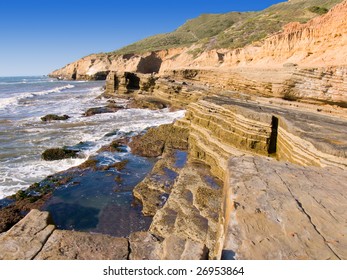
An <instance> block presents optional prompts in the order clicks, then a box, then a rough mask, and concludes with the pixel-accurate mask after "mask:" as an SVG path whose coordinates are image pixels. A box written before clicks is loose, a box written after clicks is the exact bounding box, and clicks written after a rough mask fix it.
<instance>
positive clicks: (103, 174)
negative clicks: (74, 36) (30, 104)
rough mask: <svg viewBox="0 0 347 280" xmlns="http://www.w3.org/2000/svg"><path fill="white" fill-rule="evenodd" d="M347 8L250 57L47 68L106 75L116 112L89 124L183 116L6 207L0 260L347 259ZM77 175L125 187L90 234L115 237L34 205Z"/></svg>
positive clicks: (223, 54)
mask: <svg viewBox="0 0 347 280" xmlns="http://www.w3.org/2000/svg"><path fill="white" fill-rule="evenodd" d="M346 11H347V1H343V2H342V3H341V4H339V5H337V6H336V7H335V8H333V9H331V10H330V11H329V12H328V13H327V14H325V15H323V16H319V17H316V18H314V19H312V20H310V21H308V22H307V23H305V24H300V23H291V24H288V25H286V26H285V27H284V29H283V31H281V32H278V33H276V34H273V35H271V36H269V37H267V38H265V39H264V40H262V41H260V42H255V43H253V44H251V45H248V46H246V47H244V48H242V49H234V50H213V49H212V50H205V51H202V52H201V53H199V54H198V55H197V56H196V57H195V56H193V55H192V54H191V51H192V50H194V49H195V48H196V47H197V46H191V47H187V48H181V49H171V50H160V51H157V52H151V53H142V54H131V55H118V56H117V55H113V56H108V55H107V54H100V55H91V56H89V57H85V58H83V59H81V60H79V61H77V62H75V63H71V64H69V65H67V66H66V67H64V68H62V69H60V70H57V71H55V72H53V73H51V76H52V77H59V78H64V79H73V80H76V79H106V85H105V93H104V96H105V97H107V98H110V102H109V105H108V106H106V107H104V108H91V110H88V111H87V112H86V113H85V116H86V117H87V116H89V115H93V114H100V113H104V112H116V111H119V110H122V109H126V108H138V107H140V108H147V109H153V110H156V109H162V108H170V109H171V110H175V109H185V110H186V114H185V117H184V118H182V119H180V120H177V121H175V122H174V123H173V124H170V125H163V126H159V127H156V128H150V129H148V130H147V131H146V133H144V134H141V135H138V136H135V137H132V138H131V140H130V137H129V139H126V140H125V141H124V142H123V143H113V144H111V145H110V146H109V147H104V149H106V150H110V151H113V152H115V153H118V152H119V148H121V146H122V145H127V146H129V147H131V150H132V154H130V155H131V156H130V158H129V159H127V160H129V161H124V162H122V161H120V163H119V164H118V165H114V166H107V167H104V168H103V169H100V165H99V164H98V158H97V156H96V157H95V158H90V159H88V160H87V161H86V162H85V163H84V164H82V165H81V166H80V167H77V168H75V169H71V170H69V171H68V172H66V173H64V172H63V173H60V174H55V175H53V176H52V177H50V178H47V179H46V181H45V180H44V181H43V182H41V183H39V184H37V185H33V186H32V187H31V188H29V190H28V191H24V192H23V191H22V192H18V193H17V194H16V195H15V196H14V197H12V198H9V199H7V200H3V201H2V202H1V203H2V204H3V205H2V206H1V210H0V221H1V224H0V232H2V233H1V235H0V259H158V260H159V259H160V260H164V259H196V260H197V259H211V260H212V259H259V260H263V259H266V260H267V259H276V260H277V259H291V260H301V259H319V260H331V259H347V232H346V229H347V222H346V214H345V213H346V212H347V196H346V191H345V190H346V188H347V137H346V135H347V129H346V128H347V109H346V91H347V88H346V85H347V83H346V81H347V71H346V69H347V68H346V57H344V56H341V54H344V53H346V46H347V44H345V42H346V34H347V32H345V31H346V30H347V29H346V28H347V21H346V17H345V14H346ZM331 30H339V32H341V33H340V34H335V33H334V32H331ZM264 65H266V67H264ZM112 98H117V99H118V98H123V99H125V100H126V102H125V103H126V105H125V106H123V107H122V108H120V107H119V106H116V105H115V104H113V103H112ZM58 117H59V116H58ZM57 152H58V151H57ZM58 154H59V153H58ZM139 159H141V161H140V162H141V164H140V165H138V163H139V162H138V161H137V160H139ZM139 166H140V167H139ZM120 169H124V170H126V171H127V172H125V173H124V174H122V172H116V173H112V172H111V173H108V172H109V171H110V170H117V171H120ZM140 169H144V171H143V172H142V173H140V174H138V175H136V176H134V172H135V171H136V170H140ZM71 175H73V176H71ZM122 176H123V177H122ZM77 178H78V179H77ZM47 180H48V181H49V183H47ZM82 181H83V182H85V183H87V185H88V187H89V188H94V189H95V187H96V186H99V184H102V183H103V182H105V181H109V182H111V181H112V183H113V184H116V186H117V187H115V188H114V189H112V192H107V193H104V194H103V195H101V196H100V197H98V199H96V200H97V203H98V204H100V205H103V206H105V205H104V202H105V201H107V200H108V199H109V198H110V196H111V195H110V194H111V193H112V194H114V193H118V195H119V197H118V198H117V199H119V201H123V202H124V203H123V204H120V205H117V206H115V207H114V204H110V205H106V207H104V208H103V209H102V211H104V212H102V215H101V217H102V218H101V219H100V220H102V222H101V223H102V225H103V226H101V227H95V228H96V229H100V228H101V229H103V230H105V229H110V230H111V232H109V231H108V232H106V234H107V235H105V234H104V235H102V234H100V231H99V233H95V232H93V233H92V232H91V230H88V229H89V226H90V225H89V224H88V225H83V229H84V231H85V232H83V233H82V232H79V231H68V230H66V229H61V228H59V225H57V226H54V225H53V223H52V222H51V221H50V219H49V213H48V212H46V211H43V212H41V211H38V210H35V209H41V210H50V209H51V208H47V209H43V208H44V205H45V203H46V201H48V200H49V199H50V198H51V197H52V195H53V194H54V192H53V190H57V189H59V188H60V187H61V186H62V187H63V188H64V189H65V190H71V192H70V193H68V195H67V196H65V197H64V199H67V197H70V196H72V194H73V192H74V193H75V192H77V191H76V190H80V191H81V189H83V188H79V187H78V185H79V184H80V183H81V182H82ZM122 188H125V190H126V192H125V194H124V196H122V195H121V194H123V193H122ZM97 191H100V188H99V189H97ZM77 193H78V192H77ZM82 197H83V196H82V195H79V196H77V197H75V198H74V199H75V200H74V203H75V204H76V205H77V204H78V201H79V200H81V199H82ZM116 197H117V195H116ZM134 198H136V200H135V201H139V202H140V205H141V206H140V207H139V204H136V203H133V202H134ZM114 199H116V198H114ZM14 201H15V202H14ZM57 201H58V204H59V203H61V204H59V205H60V206H61V207H60V209H62V212H63V213H64V212H65V213H66V212H67V210H70V212H69V213H74V212H75V211H74V210H75V209H74V208H73V207H72V208H69V207H66V206H67V205H66V204H64V201H60V200H59V199H58V200H57ZM113 202H114V201H113ZM113 202H112V203H113ZM87 205H88V206H89V202H88V203H87ZM126 207H128V208H127V210H124V209H126ZM32 209H34V210H32ZM131 209H133V210H134V211H135V212H132V215H129V212H127V211H132V210H131ZM30 210H31V211H30ZM80 210H82V212H81V213H83V215H81V216H80V217H79V218H81V219H82V220H83V218H85V217H88V218H92V219H94V220H93V225H94V226H95V225H96V224H98V222H99V221H96V220H95V219H96V218H95V217H99V216H98V214H96V213H95V212H93V211H90V209H89V208H88V207H85V205H83V207H80ZM29 211H30V213H29V214H28V215H27V216H26V217H25V218H24V219H22V218H23V217H24V216H25V214H27V213H28V212H29ZM52 216H54V215H52ZM112 217H116V219H113V220H112V219H111V218H112ZM53 218H54V217H53ZM21 219H22V220H21ZM139 220H140V221H141V223H137V221H139ZM134 221H135V222H134ZM62 222H67V221H65V220H62ZM132 222H133V223H132ZM66 224H68V223H66ZM128 224H130V226H129V227H127V228H126V231H124V228H123V227H122V226H121V225H128ZM141 224H142V228H141V227H140V228H139V227H137V226H138V225H141ZM115 232H117V233H115ZM103 233H105V232H103ZM111 235H113V236H111ZM28 244H33V245H32V246H31V245H30V248H28ZM106 244H107V245H108V244H112V246H110V247H108V248H105V246H106ZM110 248H111V249H110Z"/></svg>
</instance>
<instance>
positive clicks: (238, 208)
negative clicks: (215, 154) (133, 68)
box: [224, 156, 347, 260]
mask: <svg viewBox="0 0 347 280" xmlns="http://www.w3.org/2000/svg"><path fill="white" fill-rule="evenodd" d="M346 189H347V171H346V170H342V169H340V168H317V167H302V166H297V165H294V164H290V163H285V162H278V161H275V160H273V159H270V158H265V157H253V156H243V157H235V158H232V159H231V160H230V161H229V165H228V187H226V195H227V196H226V220H227V231H226V238H225V245H224V250H225V251H232V252H235V253H236V258H237V259H323V260H324V259H347V222H346V213H347V195H346Z"/></svg>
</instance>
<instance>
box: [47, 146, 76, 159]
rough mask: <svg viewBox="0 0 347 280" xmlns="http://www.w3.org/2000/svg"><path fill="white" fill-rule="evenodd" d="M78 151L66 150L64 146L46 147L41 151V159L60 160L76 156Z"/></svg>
mask: <svg viewBox="0 0 347 280" xmlns="http://www.w3.org/2000/svg"><path fill="white" fill-rule="evenodd" d="M77 154H78V151H74V150H68V149H65V148H52V149H47V150H45V151H44V152H43V153H42V159H44V160H47V161H52V160H61V159H66V158H76V157H77Z"/></svg>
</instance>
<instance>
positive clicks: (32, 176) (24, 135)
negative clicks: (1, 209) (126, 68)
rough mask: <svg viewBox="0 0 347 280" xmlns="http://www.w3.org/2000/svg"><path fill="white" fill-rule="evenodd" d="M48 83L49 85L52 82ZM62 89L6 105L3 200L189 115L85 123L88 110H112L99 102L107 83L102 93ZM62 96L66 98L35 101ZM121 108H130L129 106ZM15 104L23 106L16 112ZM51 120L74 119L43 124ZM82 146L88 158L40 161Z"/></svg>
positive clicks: (126, 116)
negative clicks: (121, 140)
mask: <svg viewBox="0 0 347 280" xmlns="http://www.w3.org/2000/svg"><path fill="white" fill-rule="evenodd" d="M28 82H30V80H28ZM43 83H47V80H45V81H43ZM60 85H61V86H59V87H55V88H51V89H47V90H41V91H35V90H34V88H35V87H28V89H27V90H26V92H24V93H18V94H17V96H7V97H6V98H2V99H0V109H1V108H5V107H8V110H7V108H6V111H5V110H3V111H1V110H0V118H1V117H3V119H4V120H3V121H2V122H0V129H1V128H2V129H3V131H6V136H5V138H4V136H1V135H0V138H1V137H3V138H2V139H0V140H2V142H1V141H0V148H1V147H5V145H6V149H7V150H1V149H0V198H2V197H4V196H7V195H11V194H13V193H15V192H16V191H18V190H19V189H25V188H27V187H28V186H29V185H30V184H32V183H34V182H38V181H41V180H42V179H44V178H45V177H47V176H48V175H51V174H53V173H56V172H59V171H63V170H66V169H68V168H70V167H73V166H76V165H79V164H80V163H82V162H83V161H85V160H86V159H87V158H88V157H89V156H91V155H95V154H96V152H97V151H98V150H99V149H100V148H101V147H102V146H104V145H107V144H109V143H110V142H111V141H113V140H114V139H116V138H117V137H121V135H122V133H123V134H124V133H128V132H133V133H138V132H141V131H143V130H144V129H146V128H148V127H151V126H157V125H161V124H165V123H171V122H173V121H174V120H175V119H177V118H182V117H183V116H184V111H178V112H169V110H167V109H164V110H159V111H151V110H143V109H128V110H120V111H118V112H116V113H108V114H99V115H94V116H90V117H84V116H83V113H84V112H85V111H86V110H87V109H89V108H91V107H99V106H104V105H106V103H107V100H105V99H95V97H97V96H99V95H100V93H101V92H102V91H101V83H100V85H99V86H97V87H96V85H98V83H90V84H89V83H85V82H82V83H75V82H70V83H69V84H66V83H65V84H60ZM44 86H46V85H44ZM14 88H16V87H14ZM36 88H37V87H36ZM72 88H74V89H73V90H68V89H72ZM14 92H16V91H14ZM57 92H58V93H59V92H62V94H56V95H52V96H48V97H47V98H46V97H42V98H41V97H40V98H32V97H35V96H41V95H47V94H51V93H57ZM0 93H1V92H0ZM26 99H28V100H26ZM24 102H25V103H24ZM115 102H116V103H117V104H124V100H115ZM13 104H17V105H20V106H11V105H13ZM45 114H58V115H61V114H67V115H69V116H70V117H71V118H70V119H68V120H66V121H57V122H49V123H43V122H42V121H41V120H40V117H42V116H43V115H45ZM9 120H10V124H11V126H9V123H8V121H9ZM1 126H2V127H1ZM117 131H118V133H115V132H117ZM110 133H111V134H110ZM112 133H113V134H112ZM106 135H107V136H106ZM9 139H10V140H11V141H8V140H9ZM80 142H84V143H87V144H86V145H85V146H84V149H83V151H82V152H81V153H80V154H81V157H82V158H77V159H68V160H60V161H53V162H46V161H43V160H41V159H40V155H41V153H42V152H43V151H44V150H45V149H48V148H53V147H62V146H65V145H66V146H74V145H77V144H78V143H80ZM1 144H3V146H1ZM106 156H107V155H106ZM118 156H119V155H118ZM106 160H109V161H110V162H111V161H114V160H117V159H116V158H114V157H113V156H112V155H109V158H107V159H106Z"/></svg>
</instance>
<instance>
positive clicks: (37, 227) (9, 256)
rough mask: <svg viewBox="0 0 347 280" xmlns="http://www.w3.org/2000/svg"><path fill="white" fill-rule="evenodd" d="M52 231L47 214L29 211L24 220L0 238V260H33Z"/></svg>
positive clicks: (52, 227)
mask: <svg viewBox="0 0 347 280" xmlns="http://www.w3.org/2000/svg"><path fill="white" fill-rule="evenodd" d="M54 229H55V226H54V225H52V224H51V221H50V216H49V213H48V212H41V211H38V210H31V211H30V213H29V214H28V215H27V216H26V217H25V218H24V219H22V220H21V221H20V222H18V223H17V224H16V225H14V226H13V227H12V228H11V229H10V230H9V231H7V232H6V233H4V234H2V235H1V236H0V259H1V260H30V259H33V258H34V257H35V256H36V255H37V254H38V253H39V252H40V250H41V249H42V247H43V246H44V244H45V242H46V241H47V239H48V238H49V236H50V235H51V234H52V232H53V231H54Z"/></svg>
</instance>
